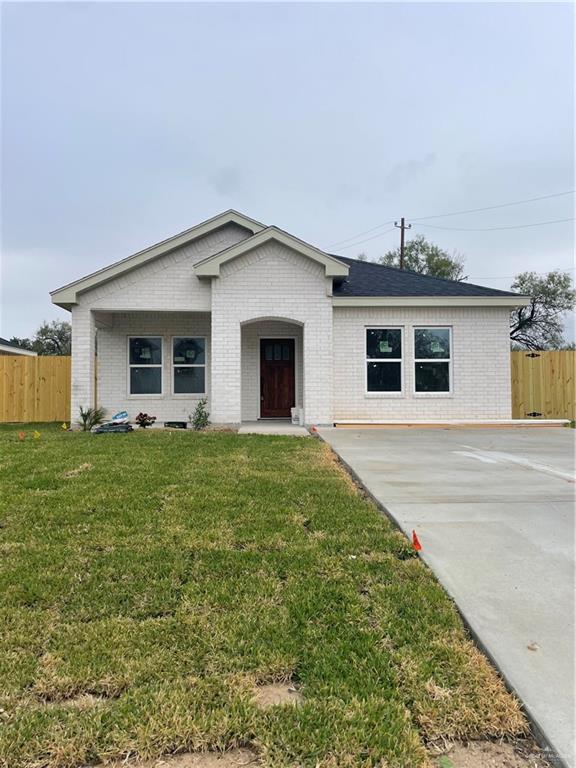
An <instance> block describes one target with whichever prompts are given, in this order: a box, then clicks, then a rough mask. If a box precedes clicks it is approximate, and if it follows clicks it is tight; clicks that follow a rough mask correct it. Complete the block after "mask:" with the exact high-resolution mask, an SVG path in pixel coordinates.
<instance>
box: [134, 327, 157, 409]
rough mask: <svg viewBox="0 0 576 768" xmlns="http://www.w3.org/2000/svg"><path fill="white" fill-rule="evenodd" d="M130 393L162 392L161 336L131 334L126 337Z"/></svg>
mask: <svg viewBox="0 0 576 768" xmlns="http://www.w3.org/2000/svg"><path fill="white" fill-rule="evenodd" d="M128 362H129V367H130V394H131V395H161V394H162V338H161V337H160V336H133V337H131V338H130V339H128Z"/></svg>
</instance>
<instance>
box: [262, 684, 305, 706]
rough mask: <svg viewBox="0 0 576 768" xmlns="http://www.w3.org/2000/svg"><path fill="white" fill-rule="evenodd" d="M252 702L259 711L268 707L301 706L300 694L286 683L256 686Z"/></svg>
mask: <svg viewBox="0 0 576 768" xmlns="http://www.w3.org/2000/svg"><path fill="white" fill-rule="evenodd" d="M252 700H253V702H254V703H255V704H256V706H257V707H260V709H267V708H268V707H277V706H284V705H286V704H288V705H292V706H294V705H297V704H302V702H303V700H304V699H303V698H302V694H300V693H298V691H297V690H296V688H294V687H293V686H292V685H289V684H288V683H269V684H267V685H258V686H257V687H256V688H254V697H253V699H252Z"/></svg>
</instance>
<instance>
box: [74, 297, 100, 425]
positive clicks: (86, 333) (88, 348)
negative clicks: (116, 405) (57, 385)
mask: <svg viewBox="0 0 576 768" xmlns="http://www.w3.org/2000/svg"><path fill="white" fill-rule="evenodd" d="M95 353H96V325H95V322H94V315H93V313H92V312H91V311H90V310H89V309H88V308H85V307H82V306H80V305H74V306H73V307H72V397H71V407H70V422H71V424H75V423H76V422H77V421H78V418H79V413H80V406H83V407H84V408H93V407H94V405H95V404H96V403H95V387H94V373H95V361H94V355H95Z"/></svg>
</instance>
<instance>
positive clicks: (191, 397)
mask: <svg viewBox="0 0 576 768" xmlns="http://www.w3.org/2000/svg"><path fill="white" fill-rule="evenodd" d="M176 339H202V340H203V341H204V362H203V363H175V362H174V341H175V340H176ZM170 367H171V374H170V379H171V381H172V397H178V398H186V399H188V400H194V399H196V400H201V399H202V398H203V397H206V395H207V393H206V377H207V372H208V344H207V337H206V336H202V335H195V336H183V335H182V334H181V333H178V334H176V335H175V336H171V337H170ZM175 368H204V392H176V388H175V381H174V369H175Z"/></svg>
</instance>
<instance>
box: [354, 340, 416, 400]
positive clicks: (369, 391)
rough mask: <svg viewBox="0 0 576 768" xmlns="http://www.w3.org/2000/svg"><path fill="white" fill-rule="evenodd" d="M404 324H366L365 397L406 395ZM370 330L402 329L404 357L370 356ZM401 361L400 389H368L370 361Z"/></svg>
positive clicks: (401, 344) (401, 342)
mask: <svg viewBox="0 0 576 768" xmlns="http://www.w3.org/2000/svg"><path fill="white" fill-rule="evenodd" d="M404 330H405V327H404V326H403V325H365V326H364V356H363V365H364V397H367V398H380V397H383V398H388V397H392V398H394V397H405V392H404V383H405V377H404V358H405V355H406V346H405V339H404V335H405V334H404ZM368 331H400V350H401V354H402V357H399V358H398V357H392V358H391V357H385V358H379V357H368V334H367V332H368ZM369 362H372V363H400V389H394V390H390V391H379V390H375V389H368V363H369Z"/></svg>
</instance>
